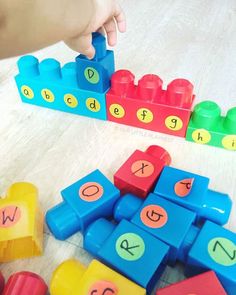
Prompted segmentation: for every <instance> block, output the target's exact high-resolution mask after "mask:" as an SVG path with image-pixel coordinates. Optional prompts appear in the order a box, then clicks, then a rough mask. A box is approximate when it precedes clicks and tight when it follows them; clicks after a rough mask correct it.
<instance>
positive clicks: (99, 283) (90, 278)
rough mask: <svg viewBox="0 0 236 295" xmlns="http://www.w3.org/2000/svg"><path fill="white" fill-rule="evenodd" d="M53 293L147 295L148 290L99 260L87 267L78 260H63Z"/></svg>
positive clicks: (55, 277) (56, 294)
mask: <svg viewBox="0 0 236 295" xmlns="http://www.w3.org/2000/svg"><path fill="white" fill-rule="evenodd" d="M50 294H51V295H71V294H73V295H127V294H130V295H132V294H135V295H145V294H146V290H145V289H144V288H141V287H140V286H138V285H136V284H135V283H133V282H131V281H129V280H128V279H126V278H125V277H123V276H122V275H120V274H118V273H117V272H115V271H114V270H112V269H110V268H109V267H107V266H105V265H104V264H102V263H101V262H99V261H97V260H93V261H92V262H91V264H90V265H89V266H88V268H87V269H86V267H85V266H84V265H82V264H81V263H80V262H79V261H78V260H75V259H71V260H67V261H65V262H63V263H62V264H61V265H59V266H58V267H57V269H56V270H55V271H54V273H53V276H52V279H51V284H50Z"/></svg>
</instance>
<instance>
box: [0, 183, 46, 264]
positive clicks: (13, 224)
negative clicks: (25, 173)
mask: <svg viewBox="0 0 236 295" xmlns="http://www.w3.org/2000/svg"><path fill="white" fill-rule="evenodd" d="M42 251H43V213H42V211H41V209H40V206H39V202H38V191H37V188H36V187H35V186H34V185H33V184H31V183H25V182H19V183H15V184H13V185H12V186H10V188H9V189H8V192H7V194H6V197H5V198H4V199H0V262H7V261H11V260H15V259H19V258H26V257H32V256H37V255H41V254H42Z"/></svg>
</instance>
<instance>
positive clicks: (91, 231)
mask: <svg viewBox="0 0 236 295" xmlns="http://www.w3.org/2000/svg"><path fill="white" fill-rule="evenodd" d="M84 249H85V250H87V251H88V252H90V253H91V254H92V255H94V256H95V257H97V258H98V259H99V260H101V261H103V262H104V263H105V264H107V265H108V266H109V267H111V268H113V269H115V270H116V271H118V272H120V273H121V274H123V275H124V276H126V277H128V278H129V279H131V280H132V281H134V282H135V283H137V284H138V285H140V286H142V287H143V288H145V289H147V293H149V292H151V290H152V288H153V287H154V284H155V283H156V282H157V280H158V278H159V277H160V276H161V274H162V271H163V270H164V267H165V266H164V264H165V262H166V256H167V254H168V252H169V246H167V245H166V244H164V243H163V242H161V241H159V240H158V239H156V238H154V237H153V236H152V235H150V234H148V233H147V232H146V231H144V230H142V229H141V228H139V227H137V226H136V225H134V224H132V223H130V222H129V221H127V220H122V221H121V222H120V223H119V224H118V225H117V226H116V225H114V224H113V223H111V222H109V221H107V220H105V219H102V218H101V219H98V220H96V221H95V222H94V223H92V224H91V225H90V226H89V227H88V229H87V231H86V233H85V236H84Z"/></svg>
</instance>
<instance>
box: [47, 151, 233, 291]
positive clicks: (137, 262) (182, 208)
mask: <svg viewBox="0 0 236 295" xmlns="http://www.w3.org/2000/svg"><path fill="white" fill-rule="evenodd" d="M170 162H171V157H170V155H169V154H168V152H167V151H166V150H165V149H163V148H161V147H159V146H150V147H149V148H148V149H147V150H146V151H145V152H142V151H140V150H136V151H135V152H134V153H133V154H132V155H131V156H130V157H129V158H128V159H127V161H125V163H124V164H123V165H122V166H121V167H120V168H119V169H118V171H117V172H116V173H115V175H114V182H115V185H113V184H112V183H111V182H110V181H109V180H108V179H107V178H106V177H105V176H104V175H103V174H102V173H101V172H100V171H98V170H96V171H94V172H92V173H91V174H89V175H88V176H85V177H84V178H82V179H81V180H79V181H78V182H76V183H75V184H72V185H71V186H69V187H68V188H66V189H64V190H63V191H62V196H63V202H62V203H60V204H59V205H56V206H55V207H53V208H51V209H50V210H49V211H48V212H47V214H46V221H47V224H48V227H49V229H50V230H51V232H52V233H53V235H54V236H55V237H57V238H59V239H61V240H64V239H66V238H68V237H70V236H71V235H72V234H75V233H76V232H78V231H82V234H83V236H84V239H83V241H84V244H83V246H84V249H85V250H87V251H88V252H89V253H90V254H92V255H93V256H94V257H95V258H96V260H94V261H93V262H92V264H91V265H90V266H89V267H88V269H87V270H86V267H85V266H83V265H81V264H80V262H78V261H76V260H69V261H66V262H64V263H63V264H61V265H60V266H59V267H58V268H57V269H56V270H55V272H54V274H53V277H52V280H51V287H50V289H51V294H52V295H66V294H68V295H69V294H72V290H73V294H74V295H86V294H91V295H92V294H93V295H94V294H109V295H110V294H119V295H123V294H124V295H125V294H127V293H125V292H127V290H130V293H129V294H134V295H135V294H152V291H153V289H154V286H155V285H156V283H157V282H158V280H159V278H160V276H161V275H162V273H163V271H164V269H165V266H166V265H170V266H172V267H174V266H175V264H176V262H177V261H179V262H182V263H183V264H184V265H185V271H186V275H188V276H194V275H197V274H201V273H205V272H206V271H209V270H212V271H213V272H215V274H214V273H213V272H210V273H205V274H204V275H201V276H197V277H195V278H192V279H189V280H188V281H186V282H180V283H178V284H176V285H174V286H171V287H168V288H170V290H171V291H169V290H168V288H167V289H166V290H167V291H166V290H165V289H163V290H158V291H157V293H156V294H171V292H172V293H173V294H177V291H178V290H184V288H186V290H187V289H189V292H197V290H198V289H197V285H198V284H197V282H198V281H203V285H204V284H207V283H204V280H208V281H210V280H211V282H212V284H211V290H212V293H210V294H212V295H213V294H217V295H220V294H222V295H223V294H226V293H223V292H224V291H223V288H224V289H225V290H226V292H227V294H228V295H235V293H236V235H235V234H234V233H232V232H230V231H229V230H227V229H225V228H223V227H222V225H224V224H226V223H227V221H228V219H229V215H230V212H231V207H232V202H231V200H230V198H229V196H228V195H227V194H224V193H220V192H216V191H214V190H212V189H210V188H209V179H208V178H207V177H204V176H200V175H197V174H194V173H191V172H187V171H183V170H179V169H176V168H173V167H169V166H168V165H169V164H170ZM119 190H120V191H119ZM207 278H208V279H207ZM221 284H222V286H223V287H222V286H221ZM218 286H221V288H218ZM191 288H192V289H191ZM216 289H217V290H218V291H219V292H218V293H213V291H214V290H216ZM175 290H177V291H176V293H175ZM159 292H160V293H159ZM165 292H166V293H165ZM168 292H169V293H168ZM179 292H180V291H179ZM198 292H200V291H198ZM179 294H181V293H179ZM189 294H190V293H189ZM200 294H201V293H200Z"/></svg>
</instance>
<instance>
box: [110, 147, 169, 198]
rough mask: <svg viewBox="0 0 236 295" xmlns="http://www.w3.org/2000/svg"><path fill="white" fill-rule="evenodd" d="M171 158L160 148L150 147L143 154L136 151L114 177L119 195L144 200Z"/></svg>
mask: <svg viewBox="0 0 236 295" xmlns="http://www.w3.org/2000/svg"><path fill="white" fill-rule="evenodd" d="M170 162H171V157H170V155H169V153H168V152H167V151H166V150H165V149H164V148H162V147H160V146H155V145H152V146H150V147H149V148H148V149H147V150H146V151H145V152H142V151H139V150H136V151H135V152H134V153H133V154H132V155H131V156H130V157H129V158H128V160H127V161H126V162H125V163H124V164H123V165H122V166H121V167H120V168H119V170H118V171H117V172H116V173H115V175H114V183H115V185H116V187H118V188H119V189H120V191H121V194H126V193H133V194H134V195H136V196H139V197H140V198H145V197H146V196H147V195H148V193H149V192H150V191H151V190H152V189H153V187H154V185H155V182H156V180H157V178H158V177H159V175H160V174H161V171H162V169H163V168H164V166H165V165H169V164H170Z"/></svg>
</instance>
